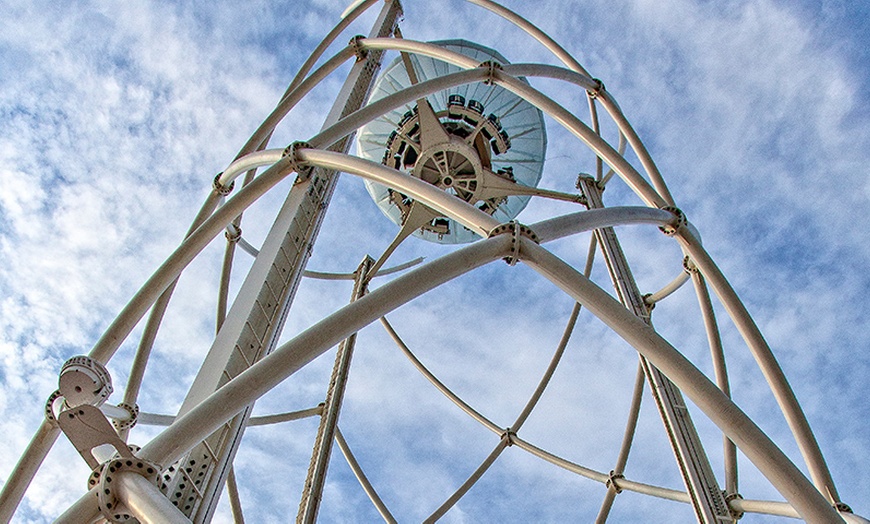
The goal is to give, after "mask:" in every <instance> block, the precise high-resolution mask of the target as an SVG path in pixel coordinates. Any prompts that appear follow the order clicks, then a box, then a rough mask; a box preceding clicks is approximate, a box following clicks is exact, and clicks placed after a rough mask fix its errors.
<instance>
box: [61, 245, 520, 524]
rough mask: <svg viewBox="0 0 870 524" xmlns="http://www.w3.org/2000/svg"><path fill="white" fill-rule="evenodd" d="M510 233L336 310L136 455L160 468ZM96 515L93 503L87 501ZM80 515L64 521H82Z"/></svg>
mask: <svg viewBox="0 0 870 524" xmlns="http://www.w3.org/2000/svg"><path fill="white" fill-rule="evenodd" d="M510 240H511V239H510V237H508V236H506V235H499V236H497V237H494V238H490V239H486V240H481V241H479V242H475V243H474V244H471V245H469V246H467V247H464V248H462V249H459V250H457V251H454V252H452V253H450V254H448V255H446V256H444V257H441V258H439V259H437V260H434V261H432V262H429V263H428V264H425V265H423V266H421V267H419V268H417V269H413V270H411V271H409V272H408V273H406V274H404V275H401V276H399V277H397V278H396V279H394V280H392V281H390V282H388V283H387V284H384V285H383V286H382V287H380V288H378V289H376V290H374V291H372V292H371V293H369V294H368V295H366V296H364V297H362V298H360V299H359V300H356V301H354V302H352V303H350V304H348V305H347V306H345V307H343V308H342V309H339V310H338V311H336V312H335V313H333V314H332V315H330V316H328V317H326V318H325V319H323V320H321V321H320V322H318V323H317V324H315V325H314V326H312V327H310V328H308V329H307V330H305V331H304V332H302V333H300V334H299V335H297V336H296V337H295V338H293V339H292V340H290V341H288V342H286V343H285V344H283V345H281V346H280V347H279V348H277V349H275V350H274V351H273V352H272V353H270V354H269V355H267V356H266V357H264V358H263V359H261V360H260V361H258V362H257V363H255V364H254V365H252V366H251V367H250V368H248V369H247V370H245V371H243V372H242V373H240V374H239V375H238V376H236V377H235V378H234V379H232V380H230V381H229V382H227V383H226V384H225V385H224V386H222V387H221V388H220V389H218V390H217V391H215V392H214V393H212V394H211V395H210V396H208V397H207V398H206V399H205V400H203V401H202V402H200V403H199V404H198V405H196V406H195V407H194V408H193V409H191V410H190V411H188V412H187V413H185V414H184V415H182V416H181V417H179V418H178V419H176V420H175V421H174V422H173V423H172V425H171V426H169V427H168V428H166V429H165V430H164V431H163V432H162V433H160V434H159V435H157V436H156V437H155V438H153V439H152V440H151V441H150V442H149V443H147V444H146V445H145V446H144V447H143V448H142V449H141V450H140V452H139V454H138V456H139V458H141V459H143V460H148V461H150V462H154V463H156V464H158V465H159V466H160V467H161V468H165V467H167V466H168V465H169V464H171V463H172V462H174V461H175V460H177V459H178V457H180V456H181V455H183V454H184V453H185V452H186V451H188V450H189V449H191V448H192V447H193V446H195V445H196V444H197V443H199V442H202V440H203V439H205V438H206V437H207V436H208V435H210V434H212V433H213V432H214V431H215V430H216V429H217V428H219V427H220V426H221V425H223V424H224V423H226V421H228V420H230V419H231V418H232V417H233V416H235V415H236V413H238V412H239V411H241V410H242V409H245V407H246V406H248V405H249V404H251V403H252V402H254V401H256V400H257V399H258V398H260V397H261V396H262V395H263V394H265V393H266V392H267V391H269V390H270V389H272V388H273V387H275V386H276V385H277V384H279V383H280V382H282V381H283V380H284V379H286V378H287V377H289V376H290V375H292V374H293V373H295V372H296V371H298V370H299V369H301V368H302V367H303V366H305V365H306V364H308V363H309V362H311V361H312V360H314V359H315V358H316V357H317V356H319V355H321V354H322V353H324V352H325V351H327V350H328V349H329V348H331V347H333V346H334V345H335V344H337V343H339V342H340V341H341V340H344V339H345V338H347V337H348V335H350V334H351V333H355V332H356V331H358V330H360V329H361V328H363V327H365V326H367V325H368V324H370V323H371V322H373V321H375V320H377V319H378V318H381V317H383V316H384V315H386V314H387V313H389V312H390V311H392V310H394V309H396V308H398V307H400V306H402V305H403V304H405V303H407V302H409V301H410V300H413V299H414V298H416V297H418V296H420V295H422V294H424V293H426V292H427V291H430V290H432V289H434V288H436V287H438V286H440V285H441V284H444V283H445V282H448V281H450V280H452V279H453V278H456V277H458V276H460V275H463V274H465V273H468V272H469V271H472V270H474V269H476V268H478V267H481V266H483V265H485V264H487V263H489V262H492V261H494V260H497V259H499V258H501V257H503V256H505V255H506V254H507V253H508V252H509V251H510ZM90 500H95V497H94V496H93V494H92V493H88V494H86V495H84V497H82V499H80V500H79V501H78V502H76V504H75V505H74V507H75V508H77V509H76V512H75V515H76V516H78V517H80V516H81V511H82V510H81V509H80V508H83V507H84V508H88V507H91V506H88V501H90ZM92 507H93V508H94V511H95V513H94V514H93V517H94V518H96V516H97V514H96V512H98V511H99V510H98V508H96V504H93V506H92ZM82 521H84V519H82V518H79V519H78V520H71V521H68V522H71V523H72V522H82Z"/></svg>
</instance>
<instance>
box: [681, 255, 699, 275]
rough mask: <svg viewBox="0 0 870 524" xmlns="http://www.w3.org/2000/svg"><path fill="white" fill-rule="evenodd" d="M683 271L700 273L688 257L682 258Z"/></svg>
mask: <svg viewBox="0 0 870 524" xmlns="http://www.w3.org/2000/svg"><path fill="white" fill-rule="evenodd" d="M683 271H685V272H686V273H689V274H692V273H700V270H699V269H698V266H696V265H695V262H694V261H693V260H692V258H691V257H689V256H688V255H686V256H684V257H683Z"/></svg>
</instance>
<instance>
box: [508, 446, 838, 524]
mask: <svg viewBox="0 0 870 524" xmlns="http://www.w3.org/2000/svg"><path fill="white" fill-rule="evenodd" d="M513 442H514V445H515V446H517V447H518V448H521V449H523V450H524V451H527V452H529V453H531V454H532V455H534V456H536V457H538V458H540V459H543V460H545V461H547V462H549V463H551V464H553V465H555V466H558V467H560V468H562V469H565V470H567V471H570V472H572V473H576V474H578V475H580V476H582V477H586V478H588V479H590V480H594V481H596V482H600V483H601V484H604V483H606V482H607V480H608V479H609V476H608V475H607V474H605V473H601V472H599V471H595V470H593V469H589V468H586V467H583V466H580V465H579V464H575V463H574V462H571V461H569V460H565V459H564V458H562V457H559V456H557V455H553V454H552V453H550V452H548V451H545V450H543V449H541V448H539V447H537V446H535V445H534V444H531V443H529V442H527V441H525V440H523V439H521V438H519V437H517V436H514V437H513ZM617 485H618V486H619V488H620V489H622V490H625V491H633V492H635V493H640V494H642V495H649V496H652V497H657V498H661V499H666V500H673V501H675V502H682V503H684V504H689V503H691V498H690V497H689V494H688V493H686V492H685V490H683V491H681V490H676V489H671V488H665V487H661V486H653V485H651V484H645V483H643V482H637V481H634V480H629V479H625V478H621V479H619V480H618V481H617ZM728 505H729V506H730V507H731V508H732V509H734V510H736V511H744V512H746V513H760V514H765V515H778V516H782V517H794V518H800V516H799V515H798V513H797V511H795V509H794V508H793V507H792V506H791V505H790V504H788V503H786V502H775V501H768V500H744V499H734V500H731V501H729V502H728ZM844 519H846V521H847V522H850V521H849V520H848V518H846V516H844Z"/></svg>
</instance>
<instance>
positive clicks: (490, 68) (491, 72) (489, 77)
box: [478, 60, 504, 86]
mask: <svg viewBox="0 0 870 524" xmlns="http://www.w3.org/2000/svg"><path fill="white" fill-rule="evenodd" d="M478 67H485V68H486V69H487V74H486V78H485V79H484V80H483V83H484V84H485V85H488V86H491V85H493V83H494V82H495V72H496V71H501V70H503V69H504V68H503V67H502V66H501V64H499V63H498V62H496V61H495V60H487V61H486V62H481V63H480V65H479V66H478Z"/></svg>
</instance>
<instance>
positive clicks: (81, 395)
mask: <svg viewBox="0 0 870 524" xmlns="http://www.w3.org/2000/svg"><path fill="white" fill-rule="evenodd" d="M58 390H59V391H60V394H61V395H63V397H64V400H65V402H66V405H67V406H68V407H71V408H74V407H76V406H81V405H85V404H87V405H90V406H97V407H99V406H102V405H103V403H104V402H105V401H106V399H107V398H108V397H109V395H111V394H112V377H111V375H109V371H108V370H107V369H106V367H105V366H103V365H102V364H100V363H99V362H98V361H96V360H94V359H92V358H91V357H87V356H84V355H79V356H77V357H72V358H71V359H69V360H67V361H66V362H65V363H64V364H63V367H61V368H60V377H59V378H58Z"/></svg>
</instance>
